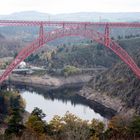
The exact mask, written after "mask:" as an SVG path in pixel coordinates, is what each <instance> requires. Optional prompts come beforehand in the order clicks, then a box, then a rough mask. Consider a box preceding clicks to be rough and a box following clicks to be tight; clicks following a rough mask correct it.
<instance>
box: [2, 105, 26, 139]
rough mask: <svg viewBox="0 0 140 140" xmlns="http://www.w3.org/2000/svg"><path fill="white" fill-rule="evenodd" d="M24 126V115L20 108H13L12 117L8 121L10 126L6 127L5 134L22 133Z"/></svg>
mask: <svg viewBox="0 0 140 140" xmlns="http://www.w3.org/2000/svg"><path fill="white" fill-rule="evenodd" d="M24 128H25V127H24V125H23V122H22V115H21V112H20V109H18V108H13V109H12V113H11V117H10V119H9V122H8V128H7V129H6V131H5V134H6V135H11V134H15V135H17V136H18V135H21V134H22V132H23V130H24Z"/></svg>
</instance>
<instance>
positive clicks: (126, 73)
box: [81, 39, 140, 114]
mask: <svg viewBox="0 0 140 140" xmlns="http://www.w3.org/2000/svg"><path fill="white" fill-rule="evenodd" d="M120 44H121V46H123V47H125V48H126V47H127V48H128V51H129V52H130V51H131V55H132V56H133V58H134V59H135V61H136V63H137V64H138V66H139V67H140V54H139V51H140V47H139V46H140V40H139V39H134V40H125V41H121V42H120ZM132 47H133V48H132ZM81 94H82V95H83V96H85V97H86V98H89V99H92V100H96V101H97V102H100V103H102V104H104V105H106V106H108V107H110V108H113V109H115V110H117V111H118V112H123V113H124V111H126V110H127V111H130V108H131V109H133V111H134V110H135V111H136V113H138V114H140V102H139V99H140V80H139V79H138V78H137V77H136V76H135V75H134V73H133V72H132V71H131V70H130V69H129V67H128V66H127V65H126V64H124V63H123V62H122V61H120V62H118V63H116V64H115V65H114V66H112V67H111V68H110V69H109V70H107V71H106V72H104V73H102V74H100V75H97V76H96V77H94V78H93V79H92V80H91V81H90V82H89V83H88V85H87V86H85V87H84V89H83V91H82V92H81ZM131 113H132V112H131Z"/></svg>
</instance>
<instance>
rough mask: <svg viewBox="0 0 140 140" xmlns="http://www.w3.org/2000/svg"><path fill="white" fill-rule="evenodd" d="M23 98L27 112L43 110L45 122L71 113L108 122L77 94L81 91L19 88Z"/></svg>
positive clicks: (83, 117)
mask: <svg viewBox="0 0 140 140" xmlns="http://www.w3.org/2000/svg"><path fill="white" fill-rule="evenodd" d="M18 89H19V90H20V93H21V96H22V97H23V98H24V99H25V102H26V110H27V111H28V112H30V113H31V112H32V110H33V109H34V108H35V107H38V108H40V109H42V110H43V112H44V113H45V114H46V117H45V120H46V121H47V122H49V121H50V120H51V119H52V118H53V117H54V115H59V116H64V114H65V113H66V112H67V111H69V112H70V113H72V114H75V115H76V116H78V117H80V118H81V119H84V120H89V121H90V120H92V119H93V118H94V119H98V120H100V121H107V119H106V118H105V117H103V116H102V115H100V113H97V112H95V110H94V109H93V108H91V107H90V106H89V105H88V102H87V101H86V100H85V99H83V98H82V97H81V96H79V95H77V94H76V92H78V91H79V89H74V90H73V89H64V90H60V91H46V90H42V89H41V88H40V89H38V88H31V87H30V88H29V87H26V88H25V87H24V88H23V87H22V88H18Z"/></svg>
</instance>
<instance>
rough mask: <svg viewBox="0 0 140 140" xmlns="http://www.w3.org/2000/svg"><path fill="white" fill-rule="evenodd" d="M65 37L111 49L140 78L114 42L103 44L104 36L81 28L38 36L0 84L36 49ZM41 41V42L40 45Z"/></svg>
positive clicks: (139, 71)
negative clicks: (86, 40) (87, 40)
mask: <svg viewBox="0 0 140 140" xmlns="http://www.w3.org/2000/svg"><path fill="white" fill-rule="evenodd" d="M66 36H83V37H86V38H89V39H91V40H94V41H96V42H98V43H100V44H103V45H104V46H106V47H107V48H109V49H111V50H112V51H113V52H114V53H115V54H117V55H118V56H119V57H120V58H121V60H123V61H124V62H125V63H126V64H127V65H128V66H129V67H130V69H131V70H132V71H133V72H134V73H135V74H136V76H137V77H138V78H140V69H139V67H138V66H137V64H136V63H135V62H134V60H133V59H132V58H131V57H130V56H129V54H128V53H127V52H126V51H125V50H124V49H122V48H121V47H120V45H119V44H117V43H116V42H115V41H113V40H111V39H110V38H109V40H110V41H109V44H108V43H105V41H104V39H105V35H103V34H101V33H99V32H97V31H94V30H89V29H86V30H84V29H83V28H64V29H58V30H54V31H51V32H49V33H47V34H46V35H43V36H39V38H38V39H36V40H35V41H34V42H32V43H31V44H30V45H28V46H26V47H25V48H24V49H23V50H21V51H20V52H19V54H18V55H17V57H16V58H15V59H14V60H13V62H12V63H11V64H10V65H9V66H8V68H7V69H6V70H5V72H4V73H3V74H2V76H1V77H0V83H2V82H3V81H4V80H5V79H6V78H7V76H9V74H10V73H11V72H12V70H13V69H15V68H16V67H17V66H18V65H19V63H20V62H21V61H23V60H24V59H26V58H27V57H28V56H30V55H31V54H32V53H33V52H35V51H36V50H37V49H39V48H41V47H42V46H43V45H44V44H46V43H48V42H49V41H52V40H55V39H58V38H62V37H66ZM41 41H43V42H42V43H40V42H41Z"/></svg>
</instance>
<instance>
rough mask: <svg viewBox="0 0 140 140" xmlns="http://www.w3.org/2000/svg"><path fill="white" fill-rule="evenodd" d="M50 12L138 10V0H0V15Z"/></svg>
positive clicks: (139, 4) (139, 1)
mask: <svg viewBox="0 0 140 140" xmlns="http://www.w3.org/2000/svg"><path fill="white" fill-rule="evenodd" d="M27 10H28V11H30V10H34V11H40V12H45V13H51V14H58V13H73V12H140V0H1V1H0V15H3V14H10V13H13V12H20V11H27Z"/></svg>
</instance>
